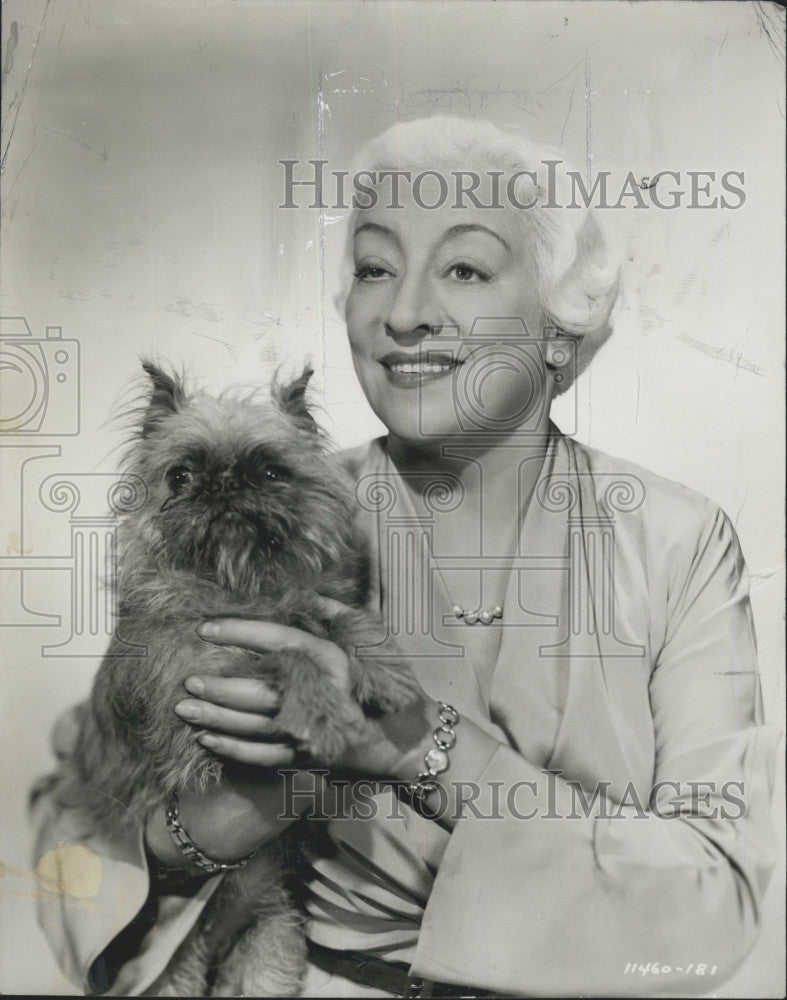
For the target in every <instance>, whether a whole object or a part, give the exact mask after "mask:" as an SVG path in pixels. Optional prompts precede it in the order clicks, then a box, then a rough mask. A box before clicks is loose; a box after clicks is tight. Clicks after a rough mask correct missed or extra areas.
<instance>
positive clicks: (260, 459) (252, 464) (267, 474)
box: [243, 454, 289, 486]
mask: <svg viewBox="0 0 787 1000" xmlns="http://www.w3.org/2000/svg"><path fill="white" fill-rule="evenodd" d="M243 478H244V479H245V480H246V482H247V483H248V484H249V486H263V485H264V484H265V483H271V482H279V481H281V480H282V479H287V478H289V473H288V472H287V470H286V469H285V468H284V466H282V465H278V464H277V463H276V462H271V461H269V460H268V458H267V457H266V456H265V455H263V454H257V455H252V456H251V459H250V461H248V462H247V463H246V466H245V468H244V470H243Z"/></svg>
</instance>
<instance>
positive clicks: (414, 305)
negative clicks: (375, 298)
mask: <svg viewBox="0 0 787 1000" xmlns="http://www.w3.org/2000/svg"><path fill="white" fill-rule="evenodd" d="M438 323H439V318H438V310H437V304H436V302H435V301H434V298H433V296H432V295H431V293H430V290H429V285H428V280H427V279H426V278H425V277H421V276H417V275H412V276H409V277H404V278H403V279H402V281H401V283H400V284H399V285H398V287H397V288H396V291H395V293H394V296H393V298H392V300H391V303H390V307H389V309H388V313H387V315H386V316H385V327H386V331H387V333H388V335H389V336H390V337H393V338H394V339H395V340H397V342H400V341H405V342H407V341H417V340H420V339H421V338H423V337H424V336H428V335H429V333H431V330H432V327H433V326H436V325H438Z"/></svg>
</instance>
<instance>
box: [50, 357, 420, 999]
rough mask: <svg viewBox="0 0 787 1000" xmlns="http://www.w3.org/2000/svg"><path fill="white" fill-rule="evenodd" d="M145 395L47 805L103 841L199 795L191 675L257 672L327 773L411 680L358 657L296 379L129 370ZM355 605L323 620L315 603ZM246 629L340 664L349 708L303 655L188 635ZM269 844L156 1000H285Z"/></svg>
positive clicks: (280, 845) (343, 569)
mask: <svg viewBox="0 0 787 1000" xmlns="http://www.w3.org/2000/svg"><path fill="white" fill-rule="evenodd" d="M143 368H144V370H145V372H146V373H147V375H148V377H149V380H150V384H149V388H148V390H147V393H146V400H145V404H144V406H143V408H142V411H141V414H140V416H141V420H140V422H139V426H138V429H137V432H136V433H135V436H134V439H133V441H132V444H131V448H130V451H129V460H128V463H127V464H128V471H129V472H131V473H133V474H134V475H135V476H137V477H139V479H140V480H141V481H142V483H144V486H145V490H146V495H145V497H144V501H143V502H142V503H141V504H140V505H139V506H138V508H137V509H136V510H135V511H134V512H132V513H130V514H128V515H127V516H126V517H125V519H124V521H123V522H122V524H121V527H120V529H119V552H120V560H119V572H118V581H117V589H118V610H119V618H118V628H117V634H118V635H119V636H120V637H122V640H123V641H124V642H125V643H129V642H131V643H134V644H136V645H137V646H139V647H141V648H142V649H144V650H145V652H144V653H142V652H140V654H139V655H136V656H129V655H127V650H128V646H125V647H123V646H121V644H120V643H119V642H118V641H117V640H116V641H115V642H113V643H112V644H111V645H110V648H109V650H108V652H107V656H106V657H105V659H104V661H103V663H102V664H101V667H100V669H99V671H98V674H97V676H96V680H95V683H94V687H93V691H92V696H91V698H90V700H89V702H87V703H86V705H85V706H84V707H83V709H82V716H81V720H80V733H79V738H78V743H77V749H76V752H75V754H74V755H73V757H72V758H71V760H70V762H69V764H68V765H67V768H66V770H65V771H64V772H63V773H62V774H61V777H60V781H59V796H60V799H61V801H63V802H64V803H68V804H71V805H78V806H79V807H80V808H82V809H86V810H87V811H88V812H89V813H90V815H91V817H92V819H93V821H94V823H95V824H96V827H97V829H98V830H100V831H101V832H103V833H105V834H106V835H108V836H110V837H111V836H112V833H113V831H117V830H118V829H120V828H122V827H124V826H125V827H127V826H128V822H129V817H128V812H129V810H130V811H131V812H132V813H133V814H134V815H135V816H136V817H138V818H144V816H145V815H146V813H147V812H148V810H149V809H150V808H151V807H153V806H154V805H155V804H156V803H158V802H160V801H162V800H163V799H166V798H167V797H168V796H169V795H170V794H171V793H172V792H173V791H177V790H184V789H195V790H205V789H207V788H208V787H210V786H211V785H212V784H213V783H215V782H218V781H219V780H220V779H221V776H222V762H221V760H220V759H219V758H218V757H216V756H215V755H213V754H212V753H210V752H209V751H208V750H206V749H204V748H203V747H201V746H200V744H199V743H198V742H196V740H195V735H196V732H197V730H195V728H194V727H192V726H190V725H188V724H187V723H185V722H183V721H181V720H179V719H178V717H177V716H176V715H175V713H174V711H173V709H174V706H175V704H176V703H177V702H178V701H179V700H181V699H182V698H183V697H185V696H186V691H185V689H184V687H183V681H184V680H185V678H186V677H188V676H189V675H192V674H201V673H202V674H217V673H219V672H220V671H221V672H223V673H225V674H231V675H233V676H251V675H253V676H255V677H262V678H264V679H265V681H266V682H267V683H268V684H269V685H271V686H272V687H274V688H275V689H276V690H277V691H278V692H279V694H280V696H281V707H280V710H279V712H278V715H277V723H278V725H279V726H280V727H281V728H282V729H283V730H284V731H285V732H286V733H288V734H289V735H290V737H291V738H292V741H293V743H294V745H296V746H297V747H298V748H299V749H300V750H303V751H307V752H308V753H310V754H311V755H313V757H314V759H315V760H317V761H319V762H321V763H326V764H330V763H331V761H334V760H336V759H338V757H339V755H340V754H341V752H342V750H343V749H344V748H345V747H346V746H347V745H348V743H352V742H353V741H360V740H361V739H362V738H363V737H364V735H365V729H366V726H367V721H366V715H365V714H364V712H362V711H359V708H358V706H359V705H362V706H364V707H365V708H366V709H367V711H372V712H374V711H377V712H379V711H388V710H393V709H399V708H402V707H403V706H404V705H406V704H407V703H409V701H410V700H411V698H412V697H413V695H414V691H415V685H414V681H413V680H412V677H411V675H410V673H409V671H408V670H407V668H406V667H405V666H404V664H403V663H402V661H400V660H398V659H396V657H390V656H386V657H381V658H372V657H369V656H368V655H366V656H364V657H363V659H359V658H358V657H357V656H356V649H357V647H359V646H366V647H369V646H373V645H375V644H379V643H380V641H381V638H382V631H381V628H380V623H379V622H377V621H376V620H375V619H374V618H373V617H372V616H371V615H370V614H369V613H367V612H366V611H363V610H361V609H362V608H363V605H364V602H365V596H366V594H365V590H366V579H365V575H366V568H365V557H364V555H363V552H364V549H363V546H362V544H361V542H360V538H359V536H358V535H357V534H356V533H355V531H354V529H353V498H352V491H351V488H350V484H349V483H348V481H347V479H346V477H345V474H344V472H343V470H342V469H341V467H340V465H339V463H338V461H337V459H336V458H335V457H333V456H332V455H331V452H330V448H329V446H328V444H327V442H326V440H325V438H324V436H323V435H322V433H321V432H320V431H319V429H318V427H317V424H316V423H315V421H314V419H313V417H312V415H311V413H310V412H309V409H308V407H307V405H306V401H305V392H306V387H307V383H308V380H309V376H310V375H311V372H310V370H309V369H306V370H305V371H304V373H303V374H302V375H301V376H300V378H298V379H296V380H295V381H294V382H292V383H291V384H289V385H286V386H285V385H282V384H280V383H278V382H276V381H274V384H273V386H272V390H271V395H270V399H267V398H264V399H261V398H260V397H259V395H252V396H250V397H249V396H246V397H243V396H237V395H232V394H224V395H222V396H220V397H218V398H215V397H212V396H209V395H207V394H204V393H197V392H188V391H187V389H186V387H185V384H184V380H183V379H182V378H181V377H179V376H177V375H175V374H174V373H171V372H168V371H165V370H164V369H163V368H161V367H159V366H157V365H155V364H153V363H152V362H149V361H145V362H143ZM318 594H319V595H322V596H323V597H328V598H334V599H336V600H338V601H341V602H342V603H344V604H347V605H350V606H352V607H353V608H354V609H355V610H351V611H348V612H343V613H341V614H340V615H338V616H337V617H335V618H333V620H330V619H329V618H328V616H327V615H326V614H325V611H324V610H323V609H324V605H322V604H321V602H320V601H319V599H318V598H317V596H316V595H318ZM222 616H232V617H241V618H256V619H263V620H268V621H274V622H279V623H281V624H285V625H290V626H294V627H296V628H298V629H302V630H305V631H307V632H310V633H312V634H314V635H317V636H320V637H322V638H327V639H330V640H331V641H333V642H334V643H336V644H338V645H339V646H341V647H342V648H343V649H344V650H345V651H346V652H347V654H348V656H349V660H350V664H351V671H352V687H353V695H354V698H355V699H356V701H355V702H353V701H352V700H351V699H349V698H347V697H346V696H344V695H342V694H341V693H340V692H339V689H338V688H337V686H336V685H335V684H333V683H332V682H331V680H330V679H329V678H328V677H326V676H325V675H324V672H323V671H322V670H321V669H320V668H319V666H318V665H317V664H316V663H315V662H314V661H313V660H311V659H310V658H309V657H308V656H306V655H305V654H304V653H302V652H300V651H297V650H294V649H288V650H284V651H279V652H273V653H269V654H265V655H261V654H257V653H252V652H250V651H248V650H245V649H240V648H235V647H220V646H217V645H212V644H210V643H207V642H205V641H203V640H202V639H200V638H199V636H198V635H197V633H196V631H195V628H196V626H197V624H198V623H199V622H201V621H204V620H206V619H209V618H214V617H222ZM288 863H289V862H288V858H287V856H286V841H285V838H280V839H279V841H274V842H273V843H271V844H269V845H266V847H265V848H263V849H262V850H260V851H258V853H257V854H256V855H255V857H254V859H253V860H252V862H251V863H250V864H249V865H248V867H246V868H244V869H240V870H237V871H234V872H232V873H230V874H229V875H227V876H225V879H224V882H223V884H222V886H221V887H220V888H219V890H218V892H217V893H216V894H214V896H213V899H212V902H211V903H210V904H209V905H208V907H207V908H206V911H205V914H204V915H203V918H202V920H201V921H200V923H199V924H198V925H197V927H196V928H195V930H194V931H193V932H192V934H191V935H190V936H189V937H188V938H187V939H186V941H185V942H184V944H183V945H182V946H181V948H180V950H179V951H178V953H177V954H176V955H175V957H174V958H173V960H172V961H171V962H170V964H169V965H168V967H167V970H166V972H165V973H164V975H163V977H162V978H161V979H160V980H158V981H157V983H156V984H155V992H156V993H158V994H159V995H166V994H169V995H176V996H183V995H191V996H200V995H215V996H227V995H242V994H246V995H257V996H290V995H297V994H298V992H299V990H300V983H301V977H302V973H303V969H304V966H305V955H306V949H305V941H304V936H303V928H302V919H301V916H300V914H299V911H298V908H297V907H296V905H295V904H294V902H293V900H292V898H291V895H290V894H289V893H288V891H287V889H286V888H285V881H284V874H285V873H286V870H287V866H288Z"/></svg>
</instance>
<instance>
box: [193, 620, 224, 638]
mask: <svg viewBox="0 0 787 1000" xmlns="http://www.w3.org/2000/svg"><path fill="white" fill-rule="evenodd" d="M197 633H198V634H199V635H202V636H206V637H207V636H213V635H218V634H219V626H218V623H217V622H202V623H201V624H200V625H198V626H197Z"/></svg>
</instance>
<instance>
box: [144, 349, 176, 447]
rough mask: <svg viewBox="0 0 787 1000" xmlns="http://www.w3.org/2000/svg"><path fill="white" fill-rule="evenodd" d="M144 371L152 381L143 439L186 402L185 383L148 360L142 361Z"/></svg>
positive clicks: (145, 414)
mask: <svg viewBox="0 0 787 1000" xmlns="http://www.w3.org/2000/svg"><path fill="white" fill-rule="evenodd" d="M142 369H143V371H144V372H145V374H146V375H147V376H148V378H149V379H150V385H151V392H150V400H149V402H148V405H147V409H146V410H145V413H144V416H143V418H142V437H143V438H145V437H148V435H149V434H151V433H152V432H153V431H154V430H155V429H156V428H157V427H159V426H160V424H161V423H162V421H164V420H166V419H167V418H168V417H171V416H172V415H173V413H177V412H178V410H179V409H180V408H181V407H182V406H183V404H184V402H185V401H186V391H185V389H184V387H183V381H182V379H181V378H179V377H178V376H177V375H175V374H169V373H168V372H165V371H164V369H163V368H160V367H159V366H158V365H157V364H155V363H154V362H153V361H150V360H149V359H148V358H143V359H142Z"/></svg>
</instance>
